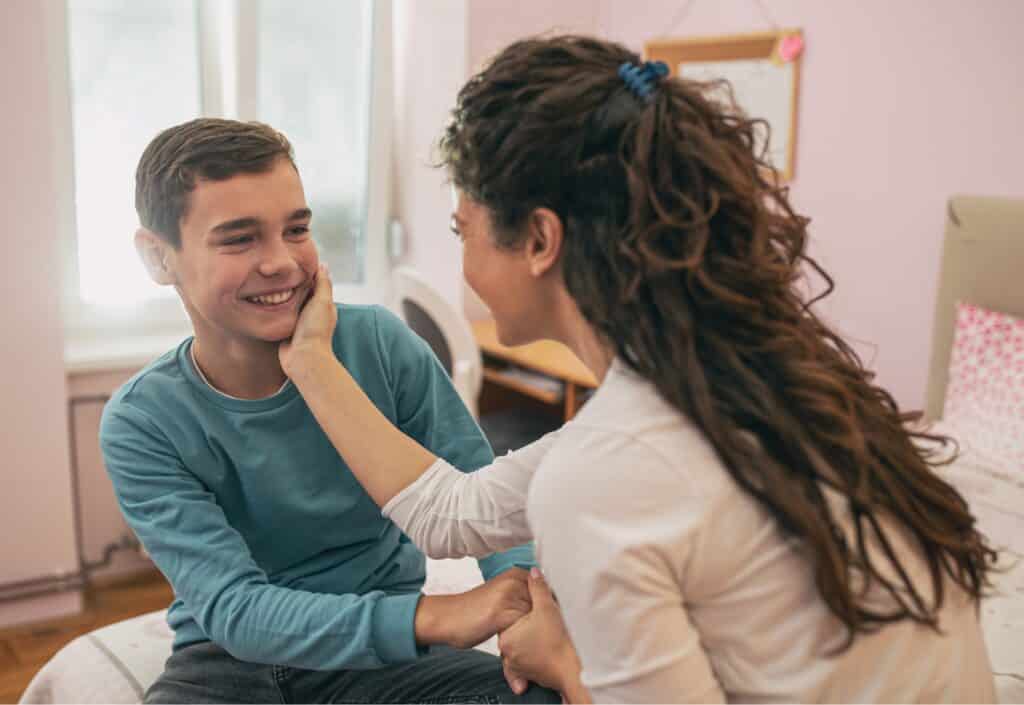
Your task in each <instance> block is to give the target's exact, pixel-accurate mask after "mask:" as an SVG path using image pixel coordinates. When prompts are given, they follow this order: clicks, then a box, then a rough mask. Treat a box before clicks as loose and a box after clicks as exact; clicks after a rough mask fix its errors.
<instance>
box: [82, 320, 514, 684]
mask: <svg viewBox="0 0 1024 705" xmlns="http://www.w3.org/2000/svg"><path fill="white" fill-rule="evenodd" d="M191 342H192V341H191V339H189V340H186V341H185V342H183V343H182V344H181V345H180V346H179V347H178V348H177V349H175V350H172V351H170V352H168V353H167V354H166V355H164V356H163V357H161V358H160V359H158V360H157V361H155V362H154V363H152V364H151V365H149V366H148V367H146V368H145V369H144V370H142V371H141V372H140V373H139V374H137V375H136V376H134V377H133V378H132V379H130V380H129V381H128V382H127V383H126V384H125V385H124V386H123V387H122V388H121V389H120V390H119V391H118V392H117V393H116V394H115V395H114V396H113V397H112V398H111V400H110V402H109V403H108V404H107V406H106V408H105V409H104V413H103V420H102V423H101V426H100V444H101V447H102V450H103V457H104V460H105V462H106V466H107V471H108V472H109V474H110V477H111V480H112V481H113V485H114V490H115V493H116V495H117V499H118V502H119V504H120V506H121V510H122V512H123V513H124V516H125V518H126V519H127V521H128V523H129V524H130V525H131V527H132V529H133V530H134V531H135V532H136V534H137V535H138V537H139V539H140V540H141V541H142V544H143V545H144V546H145V548H146V550H147V551H148V552H149V554H150V555H151V556H152V558H153V561H154V562H155V563H156V565H157V566H158V567H159V568H160V570H161V571H162V572H163V573H164V575H166V576H167V578H168V580H169V581H170V583H171V585H172V586H173V588H174V594H175V600H174V602H173V604H172V605H171V607H170V609H169V610H168V616H167V620H168V623H169V624H170V626H171V628H172V629H173V630H174V632H175V638H174V648H175V649H179V648H182V647H184V646H187V645H189V644H193V643H196V642H200V641H207V640H209V641H213V642H215V643H217V644H219V645H220V646H222V647H223V648H224V649H225V650H227V651H228V653H230V654H232V655H233V656H234V657H236V658H238V659H241V660H245V661H250V662H256V663H273V664H279V665H287V666H295V667H300V668H307V669H314V670H329V669H340V668H356V669H367V668H377V667H380V666H384V665H387V664H393V663H401V662H405V661H410V660H413V659H415V658H416V656H417V654H418V651H417V648H416V643H415V638H414V631H413V618H414V615H415V611H416V605H417V602H418V601H419V598H420V593H419V590H420V587H421V586H422V584H423V580H424V576H425V559H424V557H423V554H422V553H420V551H419V550H418V549H417V548H416V547H415V546H413V545H412V544H411V543H410V542H409V540H408V539H407V538H406V537H405V536H404V535H403V534H402V533H401V531H399V529H398V528H397V527H396V526H395V525H394V524H392V523H391V522H390V521H388V520H386V519H384V518H383V517H382V516H381V514H380V510H379V508H378V507H377V506H376V505H375V504H374V503H373V501H372V500H371V499H370V497H369V495H367V494H366V492H365V491H364V490H363V488H362V487H361V486H360V485H359V483H358V482H357V481H356V479H355V477H354V476H353V475H352V473H351V471H350V470H349V469H348V467H347V466H346V465H345V462H344V461H343V460H342V459H341V457H340V456H339V455H338V453H337V451H336V450H335V449H334V447H333V446H332V445H331V443H330V441H329V440H328V438H327V436H326V435H325V434H324V433H323V431H322V430H321V429H320V427H319V426H318V425H317V423H316V420H315V419H314V418H313V415H312V413H311V412H310V410H309V407H307V406H306V403H305V402H304V400H303V399H302V397H301V396H300V395H299V393H298V391H297V390H296V389H295V387H294V385H291V384H290V383H289V384H287V385H286V386H285V387H284V388H283V389H282V390H281V391H280V392H278V393H277V394H275V395H274V396H272V397H269V398H266V399H260V400H240V399H234V398H231V397H228V396H225V395H223V394H220V393H219V392H217V391H216V390H214V389H212V388H211V387H210V386H209V385H207V384H206V383H205V382H204V381H203V380H202V378H201V377H200V376H199V375H198V373H197V372H196V369H195V367H194V366H193V364H192V362H191V357H190V353H189V350H190V346H191ZM333 347H334V352H335V354H336V355H337V357H338V359H339V360H341V362H342V363H343V364H344V365H345V367H346V368H347V369H348V370H349V371H350V372H351V374H352V375H353V377H354V378H355V379H356V381H357V382H358V383H359V384H360V386H361V387H362V388H363V390H364V391H365V392H366V394H367V395H368V396H369V397H370V399H372V400H373V402H374V404H376V406H377V407H378V408H379V409H380V410H381V411H382V412H383V413H384V415H385V416H387V418H388V419H390V420H391V422H392V423H394V424H395V425H397V426H398V427H399V428H401V429H402V430H403V431H404V432H405V433H407V434H408V435H410V436H411V437H413V438H415V439H416V440H417V441H419V442H420V443H421V444H423V445H424V446H425V447H427V448H429V449H430V450H431V451H432V452H433V453H435V454H436V455H438V456H441V457H443V458H445V459H446V460H447V461H448V462H450V463H451V464H452V465H454V466H455V467H457V468H460V469H462V470H463V471H467V472H469V471H472V470H475V469H477V468H479V467H481V466H483V465H486V464H487V463H489V462H490V461H491V460H492V453H491V449H490V446H489V445H488V444H487V441H486V440H485V439H484V437H483V435H482V434H481V432H480V429H479V427H478V426H477V425H476V423H475V421H474V420H473V418H472V416H471V415H470V414H469V412H468V411H467V410H466V408H465V406H464V405H463V404H462V402H461V400H460V399H459V396H458V394H457V393H456V391H455V389H454V388H453V387H452V385H451V383H450V381H449V379H448V376H447V375H446V374H445V371H444V369H443V368H442V367H441V365H440V363H439V362H438V361H437V358H436V357H434V355H433V353H432V352H431V351H430V349H429V348H428V347H427V345H426V344H425V343H424V342H423V341H422V340H421V339H420V338H419V337H417V336H416V335H415V334H414V333H412V331H410V330H409V329H408V328H407V327H405V325H404V324H403V323H402V322H401V321H399V320H398V319H397V318H396V317H395V316H394V315H392V314H391V313H389V312H388V311H387V310H385V309H382V308H379V307H370V306H344V307H339V309H338V327H337V329H336V330H335V334H334V338H333ZM532 564H533V550H532V547H531V546H530V545H525V546H521V547H518V548H515V549H512V550H510V551H506V552H504V553H500V554H495V555H493V556H489V557H487V558H484V559H481V560H480V561H479V565H480V568H481V572H482V573H483V575H484V577H485V578H488V579H489V578H491V577H493V576H494V575H497V574H498V573H500V572H502V571H503V570H506V569H507V568H509V567H511V566H513V565H519V566H529V565H532Z"/></svg>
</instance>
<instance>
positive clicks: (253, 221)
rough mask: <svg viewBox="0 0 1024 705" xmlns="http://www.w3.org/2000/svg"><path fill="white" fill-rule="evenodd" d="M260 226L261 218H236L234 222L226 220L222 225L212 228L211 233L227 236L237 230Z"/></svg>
mask: <svg viewBox="0 0 1024 705" xmlns="http://www.w3.org/2000/svg"><path fill="white" fill-rule="evenodd" d="M259 224H260V221H259V218H251V217H249V218H235V219H234V220H226V221H224V222H223V223H221V224H220V225H215V226H213V227H212V228H210V232H211V233H213V234H215V235H226V234H227V233H231V232H235V231H236V230H245V229H247V228H255V227H258V226H259Z"/></svg>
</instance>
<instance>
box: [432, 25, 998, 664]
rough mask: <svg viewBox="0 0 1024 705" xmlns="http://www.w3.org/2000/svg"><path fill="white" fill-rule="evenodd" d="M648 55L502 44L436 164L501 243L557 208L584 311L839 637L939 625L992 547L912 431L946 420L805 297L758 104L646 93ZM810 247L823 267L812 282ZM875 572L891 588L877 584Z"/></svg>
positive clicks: (799, 244)
mask: <svg viewBox="0 0 1024 705" xmlns="http://www.w3.org/2000/svg"><path fill="white" fill-rule="evenodd" d="M638 61H639V57H638V56H637V55H636V54H635V53H633V52H631V51H629V50H628V49H626V48H624V47H622V46H619V45H617V44H613V43H609V42H605V41H600V40H597V39H591V38H586V37H575V36H565V37H554V38H548V39H530V40H525V41H520V42H517V43H515V44H513V45H511V46H509V47H508V48H507V49H505V50H504V51H502V52H501V53H500V54H499V55H498V56H497V57H496V58H495V59H494V60H493V61H492V62H491V63H490V64H489V65H488V66H487V67H486V68H485V69H484V70H483V71H482V72H480V73H479V74H477V75H475V76H474V77H473V78H471V79H470V80H469V82H468V83H467V84H466V85H465V86H464V87H463V88H462V90H461V92H460V93H459V97H458V103H457V105H456V107H455V109H454V111H453V117H452V121H451V123H450V124H449V126H448V128H447V130H446V132H445V134H444V135H443V137H442V139H441V144H440V147H441V164H442V165H443V166H446V167H447V168H448V170H449V173H450V175H451V178H452V180H453V181H454V183H455V185H456V187H458V188H459V189H460V190H462V191H463V192H464V193H466V194H467V195H468V196H470V197H471V198H472V199H473V200H475V201H477V202H479V203H481V204H482V205H484V206H486V207H487V209H488V210H489V211H490V215H491V218H492V223H493V226H494V227H493V231H494V233H495V238H496V240H497V244H498V245H499V246H501V247H506V248H517V247H519V246H520V244H521V242H522V239H523V237H524V233H525V230H526V229H525V227H524V224H525V222H526V219H527V216H528V215H529V214H530V213H531V212H532V211H533V210H534V209H536V208H542V207H543V208H548V209H550V210H552V211H554V212H555V213H556V214H557V215H558V216H559V217H560V218H561V220H562V222H563V225H564V231H565V239H564V245H563V248H564V249H563V255H562V260H561V271H562V275H563V277H564V280H565V284H566V288H567V289H568V291H569V294H570V295H571V296H572V297H573V299H574V300H575V302H576V304H577V306H578V307H579V309H580V311H581V312H582V314H583V316H584V317H585V318H586V320H587V321H588V322H589V323H590V325H591V326H592V327H593V328H594V329H595V331H597V333H598V334H599V335H600V336H601V337H602V338H603V340H604V341H606V343H608V344H609V345H611V346H612V347H613V349H614V350H615V353H616V354H617V355H618V357H619V358H620V359H621V360H622V361H623V362H624V363H625V364H626V365H628V366H629V367H630V368H632V369H633V370H634V371H635V372H637V373H638V374H639V375H641V376H642V377H643V378H645V379H647V380H650V381H651V382H652V383H653V384H654V385H655V386H656V387H657V389H658V391H659V393H660V394H661V395H662V397H663V398H664V399H665V400H666V401H668V402H669V403H670V404H672V406H674V407H675V408H676V409H678V410H679V411H680V412H682V413H683V414H685V415H686V416H687V417H688V418H689V419H691V420H692V421H693V423H695V424H696V425H697V426H698V427H699V428H700V429H701V431H702V432H703V433H704V434H705V435H706V437H707V438H708V439H709V440H710V442H711V443H712V444H713V446H714V448H715V450H716V452H717V453H718V456H719V457H720V459H721V460H722V462H723V463H724V465H725V467H726V468H727V469H728V471H729V473H730V474H731V475H732V477H733V478H734V479H735V481H736V482H737V483H738V484H739V486H740V487H741V488H743V490H745V491H746V492H748V493H749V494H750V495H751V496H753V497H754V498H755V499H756V500H757V501H758V502H760V503H761V504H762V505H763V506H764V507H765V508H766V509H767V510H768V511H769V512H770V513H771V514H772V516H774V517H775V519H776V520H777V521H778V522H779V524H780V525H781V527H782V528H783V530H784V531H785V532H788V534H790V535H792V536H795V537H798V538H799V539H800V540H801V541H802V542H803V545H804V547H805V548H806V549H807V552H808V555H809V557H810V560H811V561H812V565H813V569H814V572H815V578H816V583H817V588H818V590H819V592H820V594H821V596H822V599H824V601H825V603H826V604H827V605H828V608H829V609H830V610H831V611H832V612H833V613H834V614H835V616H836V617H837V618H838V619H839V620H841V621H842V623H843V624H845V625H846V627H847V628H848V632H847V635H848V638H847V640H846V642H845V645H846V646H848V645H849V644H850V643H851V642H852V640H853V639H854V637H855V635H857V634H859V633H869V632H872V631H875V630H877V629H878V628H880V627H881V626H883V625H884V624H886V623H889V622H893V621H898V620H903V619H911V620H914V621H915V622H918V623H921V624H925V625H929V626H930V627H932V628H935V629H938V617H937V615H938V610H939V609H940V607H941V606H942V604H943V599H944V595H945V591H944V589H943V588H944V583H945V580H944V576H949V577H950V578H951V579H952V580H953V581H955V582H956V583H957V584H958V585H959V586H961V587H962V588H963V589H964V590H965V591H966V592H967V593H968V594H969V595H970V596H972V597H973V598H974V599H978V598H979V597H980V596H981V594H982V591H983V589H984V588H985V587H986V586H987V584H988V571H989V570H990V568H991V566H992V564H993V562H994V560H995V554H994V552H993V551H992V550H991V548H990V547H989V546H988V545H987V543H986V540H985V538H984V537H983V536H982V535H981V534H980V533H979V531H978V530H977V528H976V527H975V520H974V518H973V517H972V516H971V514H970V512H969V511H968V507H967V504H966V502H965V501H964V499H963V498H962V497H961V496H960V495H959V494H958V493H957V492H956V490H954V489H953V488H952V487H951V486H950V485H949V484H947V483H946V482H944V481H943V480H942V479H940V478H939V477H938V476H937V475H936V474H935V472H934V471H933V466H934V465H937V464H940V463H941V462H944V461H943V459H942V458H941V457H940V453H939V451H938V450H937V448H938V447H939V446H937V445H936V444H934V443H928V444H924V443H915V442H914V441H915V439H916V440H921V439H929V440H930V441H941V442H942V444H943V445H944V444H945V442H946V441H948V439H944V438H941V437H939V436H933V435H930V434H927V433H924V432H919V431H913V430H909V429H908V427H907V426H905V422H906V421H908V420H909V416H910V415H905V414H901V412H900V410H899V409H898V407H897V405H896V402H895V401H894V400H893V398H892V396H890V394H889V393H888V392H886V391H885V390H884V389H882V388H880V387H878V386H877V385H875V384H873V383H872V377H873V374H872V373H871V372H870V371H868V370H867V369H865V367H864V364H863V363H862V361H861V360H860V358H859V357H858V356H857V354H856V352H855V351H854V350H853V349H852V348H851V347H850V346H849V345H848V344H847V343H846V342H844V341H843V340H842V339H841V338H840V337H839V336H838V335H837V334H836V333H835V332H833V331H832V330H831V329H830V328H829V327H828V326H827V325H826V324H825V323H824V322H823V321H822V320H821V319H820V318H819V317H818V316H817V315H816V314H815V313H814V311H812V310H811V305H812V304H813V303H815V302H816V301H818V300H820V299H821V298H822V297H824V296H826V295H827V294H829V293H830V292H831V291H832V288H833V286H832V280H831V279H830V278H829V276H828V275H827V274H826V273H825V272H824V271H823V270H822V269H821V267H820V266H819V265H818V264H817V263H816V262H815V261H814V260H813V259H812V258H811V257H809V256H808V254H807V251H806V246H807V224H808V220H807V219H806V218H803V217H801V216H799V215H797V214H796V213H795V212H794V211H793V208H792V206H791V205H790V203H789V200H788V196H787V189H786V188H784V187H780V186H779V184H778V183H777V181H776V179H775V178H774V177H773V176H771V171H770V170H769V169H768V165H767V163H766V161H765V156H764V152H763V151H762V150H759V149H758V147H757V144H756V139H755V136H756V131H757V130H758V129H759V127H763V123H761V122H759V121H756V120H750V119H747V118H746V117H744V116H743V115H742V113H741V112H740V111H739V110H737V109H736V107H735V105H734V103H732V101H731V100H723V101H718V100H715V99H714V98H712V97H711V94H712V92H713V91H710V90H709V88H713V87H714V86H709V85H703V84H697V83H694V82H691V81H687V80H684V79H679V78H666V79H663V80H661V81H660V83H659V84H658V86H657V88H656V90H655V92H654V94H653V96H651V98H650V100H642V99H640V98H638V97H637V96H635V95H634V94H633V93H632V92H631V91H630V89H629V88H627V86H626V84H625V83H624V82H623V80H622V79H621V78H619V76H618V69H619V66H620V65H621V64H623V63H625V62H632V63H635V62H638ZM805 265H806V267H809V268H810V270H811V271H813V272H815V273H816V274H817V275H818V276H820V277H821V278H822V280H823V281H824V282H825V284H826V287H825V291H824V293H823V294H821V295H819V296H817V297H814V298H810V297H808V296H805V295H803V294H802V293H801V292H802V290H804V289H806V288H807V287H806V283H807V280H806V278H805V277H806V275H807V273H808V270H807V269H806V267H805ZM927 448H930V450H928V449H927ZM946 462H948V461H946ZM827 488H831V490H834V491H835V492H837V493H838V495H834V496H839V497H841V498H842V500H843V501H842V502H840V503H839V508H840V509H841V511H843V512H844V513H846V515H847V516H848V517H849V518H848V520H847V527H848V528H847V530H846V531H844V530H841V529H840V528H839V526H840V524H841V523H842V522H841V521H840V517H837V516H835V512H836V509H837V507H836V506H832V504H833V503H830V502H829V501H826V491H827ZM844 502H845V505H846V506H845V507H842V504H843V503H844ZM897 531H900V532H903V533H904V535H905V536H909V537H911V538H912V539H913V541H912V542H911V543H912V544H913V543H916V544H917V545H919V547H920V551H921V553H922V555H923V556H924V558H925V559H926V561H927V565H928V567H929V570H930V576H931V586H930V587H931V590H922V586H919V585H915V584H914V581H913V580H912V579H911V578H910V575H909V572H908V570H907V569H906V567H905V566H904V565H903V563H902V562H901V561H902V560H905V559H906V558H907V556H906V555H903V556H901V555H900V551H899V550H898V549H897V543H898V541H897V537H896V536H895V534H894V532H897ZM869 546H871V547H873V548H872V550H870V551H869ZM875 547H877V551H876V550H875ZM904 550H905V549H904ZM879 553H880V555H881V559H882V562H881V563H879V562H878V561H879V558H878V554H879ZM858 576H859V577H858ZM871 586H881V588H882V589H883V590H884V592H883V593H881V594H883V595H887V596H888V597H889V598H891V600H889V599H886V600H885V602H886V603H887V604H888V605H891V607H889V606H887V607H886V608H884V609H880V608H878V607H877V606H876V603H875V602H871V603H870V604H869V603H868V601H867V600H866V599H865V595H866V594H867V588H868V587H871Z"/></svg>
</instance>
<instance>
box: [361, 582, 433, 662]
mask: <svg viewBox="0 0 1024 705" xmlns="http://www.w3.org/2000/svg"><path fill="white" fill-rule="evenodd" d="M422 596H423V595H422V594H421V593H418V592H417V593H412V594H409V595H388V596H387V597H382V598H380V599H379V600H378V601H377V605H376V607H375V608H374V610H373V646H374V649H375V650H376V652H377V657H378V658H379V659H380V660H381V661H382V662H383V663H386V664H392V663H407V662H409V661H415V660H416V658H417V657H418V656H419V655H420V650H419V649H418V648H416V606H417V605H418V604H419V601H420V598H421V597H422Z"/></svg>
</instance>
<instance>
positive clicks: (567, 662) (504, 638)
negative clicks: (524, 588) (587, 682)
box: [498, 568, 581, 700]
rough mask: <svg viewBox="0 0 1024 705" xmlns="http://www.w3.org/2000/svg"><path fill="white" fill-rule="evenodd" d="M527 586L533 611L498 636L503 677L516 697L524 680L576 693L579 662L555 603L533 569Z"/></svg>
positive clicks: (540, 577) (577, 689) (524, 684)
mask: <svg viewBox="0 0 1024 705" xmlns="http://www.w3.org/2000/svg"><path fill="white" fill-rule="evenodd" d="M528 586H529V590H530V599H531V601H532V603H533V609H532V610H531V611H530V613H529V614H528V615H526V616H525V617H523V618H522V619H521V620H519V621H518V622H516V623H515V624H513V625H512V626H511V627H509V628H508V629H507V630H506V631H503V632H502V633H501V634H500V636H499V637H498V648H499V649H500V650H501V661H502V665H503V666H504V669H505V678H506V679H507V680H508V682H509V686H510V687H511V688H512V690H513V691H514V692H515V693H517V694H522V692H523V691H525V690H526V687H527V681H533V682H534V683H537V684H539V685H542V686H545V687H547V688H551V689H553V690H558V691H560V692H562V693H563V694H566V693H575V692H578V691H579V690H580V689H581V686H580V684H579V677H580V662H579V658H578V657H577V656H576V649H575V648H574V647H573V645H572V641H571V640H570V639H569V633H568V632H567V631H566V629H565V622H563V621H562V613H561V611H560V610H559V609H558V604H557V603H556V602H555V598H554V596H553V595H552V594H551V590H550V589H549V588H548V585H547V583H546V582H545V580H544V578H543V577H542V576H541V574H540V571H539V570H537V569H536V568H534V569H533V570H531V571H530V578H529V581H528ZM573 699H576V698H570V700H573Z"/></svg>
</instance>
